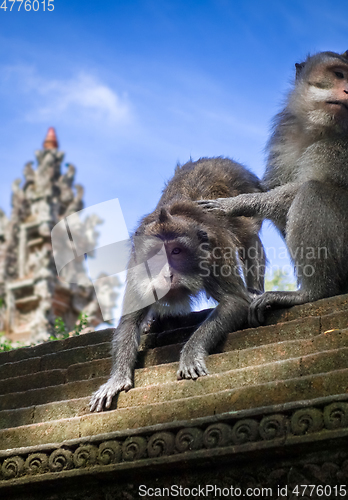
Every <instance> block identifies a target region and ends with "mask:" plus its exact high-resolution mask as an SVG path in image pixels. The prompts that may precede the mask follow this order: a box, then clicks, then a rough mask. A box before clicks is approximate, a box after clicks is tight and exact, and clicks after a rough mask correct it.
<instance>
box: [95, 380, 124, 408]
mask: <svg viewBox="0 0 348 500" xmlns="http://www.w3.org/2000/svg"><path fill="white" fill-rule="evenodd" d="M131 388H132V382H131V380H130V379H129V378H124V379H122V378H119V377H116V376H112V377H110V379H109V380H108V381H107V382H106V383H105V384H103V385H102V386H101V387H99V389H98V390H97V391H96V392H95V393H94V394H92V397H91V400H90V403H89V407H90V411H91V412H92V411H97V412H100V411H103V408H104V407H105V408H106V409H109V408H110V407H111V402H112V399H113V397H114V396H115V395H116V394H118V393H119V392H121V391H125V392H127V391H129V389H131Z"/></svg>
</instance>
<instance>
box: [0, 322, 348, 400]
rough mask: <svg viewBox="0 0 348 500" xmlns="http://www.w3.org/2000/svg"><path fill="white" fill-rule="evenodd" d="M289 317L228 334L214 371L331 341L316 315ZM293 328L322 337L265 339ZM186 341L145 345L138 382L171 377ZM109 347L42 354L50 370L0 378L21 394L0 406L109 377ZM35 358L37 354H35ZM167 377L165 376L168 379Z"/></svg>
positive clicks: (2, 390) (1, 386)
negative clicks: (278, 322)
mask: <svg viewBox="0 0 348 500" xmlns="http://www.w3.org/2000/svg"><path fill="white" fill-rule="evenodd" d="M291 323H292V324H291ZM291 323H290V322H289V323H285V324H284V328H283V327H282V325H277V328H272V327H262V328H259V329H258V330H257V331H255V330H249V331H245V330H244V331H240V332H235V333H232V334H230V335H229V336H228V338H227V340H226V342H225V345H224V351H225V354H224V355H221V360H225V361H224V362H223V366H224V367H225V368H223V367H222V366H220V367H219V366H217V367H216V368H214V369H213V372H214V373H215V372H217V371H219V370H220V371H221V370H223V369H225V370H231V369H234V368H238V367H240V366H239V365H240V364H243V359H245V361H244V366H248V365H251V364H260V363H264V362H269V361H272V360H275V359H285V358H287V357H294V356H295V354H296V355H298V354H300V353H302V354H305V353H309V352H315V349H319V350H323V348H322V347H321V348H320V343H319V344H318V342H319V339H322V340H324V341H325V345H326V346H328V345H329V343H328V340H329V338H328V337H323V335H319V334H318V331H319V330H318V328H319V323H318V322H316V319H312V320H311V321H310V322H309V324H306V325H302V323H303V322H301V321H300V322H291ZM301 326H302V328H301ZM270 330H273V331H272V335H270ZM289 332H290V333H291V335H292V336H293V337H295V338H296V336H297V335H296V333H297V334H298V333H299V332H301V335H302V336H306V335H309V336H311V335H313V337H309V338H312V339H317V338H318V340H316V341H315V342H314V344H313V343H312V342H311V341H310V340H309V343H308V342H307V344H308V345H307V346H306V345H304V346H302V344H301V343H299V344H297V343H298V342H299V341H297V340H290V341H283V343H281V344H279V342H274V343H273V344H266V343H265V340H266V338H267V340H268V341H272V340H273V341H275V340H279V341H280V340H281V339H282V338H287V336H288V334H289ZM336 337H337V338H336ZM336 337H335V338H334V337H333V336H330V346H331V348H334V346H335V345H336V344H337V342H339V345H344V341H343V340H342V339H343V338H344V339H345V338H346V334H344V333H342V334H337V335H336ZM284 342H285V344H284ZM286 342H288V343H289V346H288V347H287V345H286ZM335 342H336V344H335ZM260 343H261V346H258V347H257V345H258V344H260ZM321 344H322V341H321ZM249 345H254V346H255V347H248V346H249ZM279 345H281V347H278V346H279ZM317 345H318V347H317ZM182 346H183V344H175V345H172V346H164V347H159V348H155V349H152V350H150V351H145V350H144V351H142V352H140V356H139V358H140V359H139V362H138V366H144V367H153V369H152V370H147V371H146V370H145V371H144V370H139V369H138V370H136V371H135V373H136V375H135V383H136V384H137V385H146V384H147V383H149V384H151V383H153V382H152V381H151V378H152V380H157V381H158V382H165V381H166V380H167V379H168V378H169V377H172V374H171V375H169V372H168V373H167V369H166V365H165V364H164V363H169V362H173V361H178V360H179V356H180V351H181V349H182ZM326 348H327V347H326ZM75 349H78V348H75ZM82 349H86V348H82ZM287 349H290V351H289V352H287ZM73 350H74V349H73ZM78 352H79V356H81V355H82V354H83V352H85V353H86V351H78ZM107 352H108V345H107V344H105V343H104V344H99V345H97V346H93V355H95V356H96V357H97V359H95V360H93V361H89V362H85V363H77V364H73V365H71V366H69V367H67V368H65V369H58V368H56V366H57V365H58V366H66V362H67V360H69V359H70V358H69V356H68V352H65V351H64V352H63V353H60V357H58V358H53V359H52V356H54V355H51V354H49V355H46V356H49V361H51V363H48V362H47V361H46V358H45V357H44V358H43V359H44V361H45V363H41V365H44V366H46V367H47V366H52V368H53V369H52V370H46V371H39V372H36V373H35V372H34V373H33V374H28V375H23V376H18V377H11V378H7V379H3V380H0V394H2V395H4V394H10V393H18V394H20V395H18V396H17V398H16V396H15V395H13V396H8V397H7V398H6V397H4V396H0V409H8V406H7V404H8V401H11V407H12V408H15V407H16V406H13V405H15V401H16V400H17V401H18V404H22V405H23V401H29V402H30V404H26V405H25V406H31V405H33V404H43V403H44V402H47V401H46V400H45V399H42V398H46V397H47V395H49V394H50V393H51V391H50V390H44V389H45V388H47V387H52V386H59V387H58V388H57V391H58V392H59V394H61V392H62V391H63V392H64V388H61V387H60V386H61V385H63V384H65V383H71V382H75V381H79V380H91V379H95V378H99V377H108V375H109V373H110V370H111V359H110V358H102V359H100V357H99V355H100V353H101V354H102V355H105V354H106V353H107ZM227 353H228V354H227ZM89 356H90V357H91V353H89ZM32 359H35V360H36V359H37V358H32ZM75 359H76V354H75ZM208 359H209V358H208ZM218 359H220V358H218ZM256 361H257V362H256ZM209 362H210V359H209ZM19 363H23V362H19ZM14 364H16V363H14ZM161 365H162V367H161ZM145 373H146V374H147V376H146V377H145V379H144V381H143V382H141V380H142V378H144V375H142V374H145ZM159 374H162V375H161V378H159ZM163 377H167V379H165V378H163ZM139 381H140V382H139ZM71 387H72V386H71V385H69V386H67V390H69V391H70V392H69V393H71V391H72V392H73V390H71V389H70V388H71ZM35 389H42V390H41V392H40V391H35ZM23 391H26V394H25V395H23V394H22V393H23ZM57 391H53V392H52V395H55V394H56V392H57ZM73 397H79V396H76V394H74V396H73ZM32 398H34V401H36V402H35V403H33V402H31V401H32ZM60 399H62V397H59V400H60ZM63 399H66V397H63ZM17 407H18V406H17Z"/></svg>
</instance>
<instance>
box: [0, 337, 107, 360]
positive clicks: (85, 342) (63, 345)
mask: <svg viewBox="0 0 348 500" xmlns="http://www.w3.org/2000/svg"><path fill="white" fill-rule="evenodd" d="M113 332H114V328H106V329H105V330H99V331H96V332H90V333H86V334H83V335H78V336H76V337H69V338H67V339H64V340H54V341H50V342H44V343H42V344H38V345H36V346H32V347H22V348H20V349H13V350H11V351H5V352H1V353H0V366H1V365H4V364H5V363H10V362H11V363H14V362H18V361H22V360H27V359H29V358H36V357H41V356H44V355H45V354H53V353H55V354H56V353H58V352H61V351H66V350H70V349H73V348H74V347H82V346H90V345H95V344H102V343H103V342H110V341H111V338H112V334H113Z"/></svg>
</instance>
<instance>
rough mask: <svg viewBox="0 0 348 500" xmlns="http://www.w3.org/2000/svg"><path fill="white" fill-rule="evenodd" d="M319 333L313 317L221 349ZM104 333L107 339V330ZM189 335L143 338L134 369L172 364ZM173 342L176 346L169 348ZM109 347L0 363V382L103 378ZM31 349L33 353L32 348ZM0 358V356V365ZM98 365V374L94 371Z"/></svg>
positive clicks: (239, 336) (250, 334) (233, 336)
mask: <svg viewBox="0 0 348 500" xmlns="http://www.w3.org/2000/svg"><path fill="white" fill-rule="evenodd" d="M320 331H321V330H320V318H315V317H313V318H306V319H300V320H294V321H289V322H285V323H281V324H277V325H271V326H262V327H259V328H256V329H255V328H250V329H246V330H240V331H238V332H233V333H230V334H229V335H228V337H227V339H226V341H225V343H224V345H223V346H222V349H223V350H224V351H227V350H233V349H245V348H248V347H253V346H259V345H262V344H269V343H274V342H278V341H282V340H287V339H298V338H310V337H313V336H315V335H318V334H320ZM92 333H93V334H94V333H100V332H92ZM103 333H104V331H103ZM106 333H107V335H108V336H109V337H110V332H109V330H107V331H106ZM191 333H192V328H191V327H190V328H188V329H187V328H181V329H177V330H174V331H173V332H168V333H167V332H166V333H161V334H149V335H143V336H142V339H141V344H140V348H139V351H140V352H139V355H138V362H137V368H142V367H147V366H152V365H157V364H163V363H166V362H172V361H176V360H177V359H178V356H179V353H180V350H181V348H182V345H181V343H182V342H184V341H186V340H187V338H188V337H189V336H190V334H191ZM88 335H92V334H85V335H83V336H81V337H73V338H75V339H76V338H78V339H80V340H83V341H84V342H86V337H87V336H88ZM92 338H93V339H95V338H96V337H95V336H93V337H92ZM104 338H105V335H104V334H103V335H102V336H101V339H104ZM66 340H71V339H66ZM66 340H64V341H57V342H55V343H54V344H57V345H58V346H59V345H60V344H61V343H65V342H66ZM174 342H176V343H175V344H174V345H173V343H174ZM38 347H39V346H38ZM110 348H111V346H110V343H109V342H102V343H99V344H94V345H83V346H81V347H72V348H69V349H64V350H61V351H58V352H57V353H47V354H44V355H42V356H41V357H38V356H36V357H32V356H31V357H29V358H28V359H23V360H20V361H17V362H6V363H5V364H3V365H1V364H0V381H1V380H6V379H9V378H15V377H20V376H25V375H29V374H35V373H38V372H42V371H46V370H52V369H57V370H59V369H61V370H68V374H67V380H69V381H70V380H78V379H86V378H94V377H96V376H103V375H107V374H108V373H110V359H108V360H107V359H106V358H109V356H110ZM32 349H35V350H36V347H34V348H32ZM9 352H14V351H9ZM35 352H37V350H36V351H35ZM4 354H7V353H4ZM1 359H2V358H1V355H0V362H1ZM98 359H104V360H105V362H103V363H99V362H93V360H98ZM98 366H99V367H100V370H101V372H96V368H97V367H98ZM102 367H103V368H102ZM5 385H6V383H5ZM0 393H1V392H0Z"/></svg>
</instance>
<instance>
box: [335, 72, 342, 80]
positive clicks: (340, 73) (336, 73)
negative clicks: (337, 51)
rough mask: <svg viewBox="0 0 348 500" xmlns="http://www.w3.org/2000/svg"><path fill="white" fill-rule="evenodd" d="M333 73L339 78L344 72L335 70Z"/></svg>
mask: <svg viewBox="0 0 348 500" xmlns="http://www.w3.org/2000/svg"><path fill="white" fill-rule="evenodd" d="M334 73H335V75H336V76H337V78H340V79H342V78H344V74H343V73H342V72H341V71H335V72H334Z"/></svg>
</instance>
